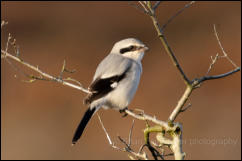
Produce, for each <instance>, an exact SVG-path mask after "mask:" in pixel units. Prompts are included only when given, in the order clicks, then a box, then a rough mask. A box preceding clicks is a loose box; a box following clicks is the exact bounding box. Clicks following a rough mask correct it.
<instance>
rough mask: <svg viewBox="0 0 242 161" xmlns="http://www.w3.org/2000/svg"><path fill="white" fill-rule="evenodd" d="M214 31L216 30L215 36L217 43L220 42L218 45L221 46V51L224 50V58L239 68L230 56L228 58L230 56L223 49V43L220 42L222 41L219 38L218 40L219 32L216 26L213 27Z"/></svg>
mask: <svg viewBox="0 0 242 161" xmlns="http://www.w3.org/2000/svg"><path fill="white" fill-rule="evenodd" d="M213 29H214V34H215V36H216V39H217V41H218V44H219V46H220V48H221V50H222V52H223V54H224V56H225V57H226V58H227V59H228V60H229V61H230V63H231V64H232V65H233V66H234V67H235V68H238V66H237V65H236V64H235V63H234V62H233V61H232V60H231V59H230V58H229V56H228V54H227V53H226V52H225V50H224V48H223V46H222V44H221V42H220V40H219V38H218V32H217V30H216V26H215V24H214V25H213Z"/></svg>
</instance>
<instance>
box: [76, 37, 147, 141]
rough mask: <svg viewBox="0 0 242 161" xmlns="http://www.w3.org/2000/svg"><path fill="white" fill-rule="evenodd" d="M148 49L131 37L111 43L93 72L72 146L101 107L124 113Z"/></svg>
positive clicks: (136, 85)
mask: <svg viewBox="0 0 242 161" xmlns="http://www.w3.org/2000/svg"><path fill="white" fill-rule="evenodd" d="M146 50H148V48H147V47H146V46H145V45H144V44H143V43H142V42H141V41H139V40H137V39H135V38H128V39H124V40H121V41H118V42H117V43H115V44H114V46H113V48H112V50H111V52H110V54H109V55H107V56H106V57H105V58H104V59H103V60H102V61H101V63H100V64H99V65H98V67H97V69H96V73H95V75H94V77H93V81H92V83H91V85H90V86H89V88H88V89H89V91H90V92H91V94H88V95H87V97H86V98H85V99H84V103H85V104H86V105H88V106H89V107H88V109H87V111H86V112H85V114H84V116H83V118H82V120H81V122H80V124H79V125H78V127H77V129H76V132H75V134H74V137H73V139H72V144H75V143H76V142H77V141H78V139H79V138H80V137H81V135H82V133H83V131H84V129H85V127H86V125H87V123H88V121H89V120H90V119H91V117H92V115H93V114H94V113H95V112H96V111H98V109H100V108H101V107H103V108H104V109H116V110H119V111H122V110H125V109H126V108H127V107H128V105H129V103H130V101H131V100H132V99H133V97H134V95H135V92H136V90H137V87H138V84H139V81H140V76H141V73H142V64H141V60H142V58H143V56H144V53H145V51H146Z"/></svg>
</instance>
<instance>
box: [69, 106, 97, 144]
mask: <svg viewBox="0 0 242 161" xmlns="http://www.w3.org/2000/svg"><path fill="white" fill-rule="evenodd" d="M95 111H96V108H92V109H90V108H88V109H87V111H86V112H85V114H84V116H83V118H82V120H81V122H80V124H79V125H78V127H77V129H76V132H75V135H74V137H73V139H72V145H74V144H76V142H77V140H79V139H80V137H81V135H82V133H83V131H84V129H85V127H86V126H87V123H88V122H89V120H90V119H91V117H92V115H93V114H94V112H95Z"/></svg>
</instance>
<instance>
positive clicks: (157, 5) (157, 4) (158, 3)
mask: <svg viewBox="0 0 242 161" xmlns="http://www.w3.org/2000/svg"><path fill="white" fill-rule="evenodd" d="M160 3H161V1H156V3H155V5H154V7H153V10H156V9H157V7H159V5H160Z"/></svg>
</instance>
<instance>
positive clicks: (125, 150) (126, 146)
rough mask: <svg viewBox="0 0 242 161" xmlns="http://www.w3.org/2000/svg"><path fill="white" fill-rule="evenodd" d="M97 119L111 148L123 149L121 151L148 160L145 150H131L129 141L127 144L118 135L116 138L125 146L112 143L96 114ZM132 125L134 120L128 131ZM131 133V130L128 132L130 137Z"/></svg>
mask: <svg viewBox="0 0 242 161" xmlns="http://www.w3.org/2000/svg"><path fill="white" fill-rule="evenodd" d="M97 115H98V114H97ZM98 119H99V122H100V124H101V126H102V128H103V131H104V132H105V134H106V137H107V139H108V142H109V145H110V146H111V147H112V148H114V149H117V150H120V151H123V152H128V153H131V154H132V155H133V156H135V157H136V158H138V159H144V160H148V157H147V155H146V153H145V152H143V153H140V152H138V153H136V152H134V151H133V150H132V148H131V142H129V144H128V143H126V142H125V141H124V140H123V139H122V138H121V137H120V136H118V138H119V140H120V141H121V142H122V143H123V144H124V145H125V148H119V147H117V146H115V145H114V143H113V142H112V140H111V138H110V136H109V134H108V132H107V130H106V129H105V127H104V125H103V122H102V120H101V118H100V116H99V115H98ZM133 125H134V121H133V124H132V127H131V130H130V131H132V129H133ZM131 133H132V132H130V137H131ZM129 157H130V158H132V156H129Z"/></svg>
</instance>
